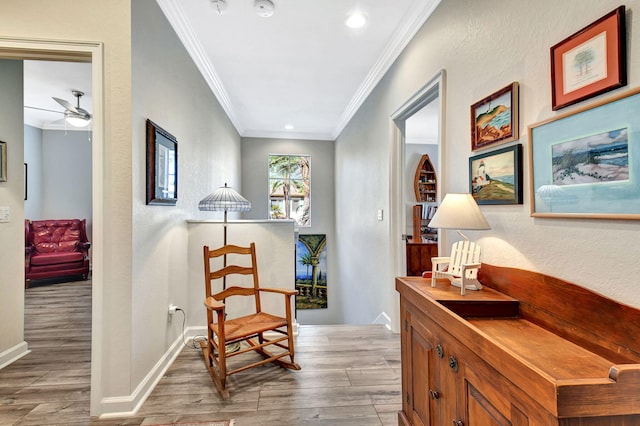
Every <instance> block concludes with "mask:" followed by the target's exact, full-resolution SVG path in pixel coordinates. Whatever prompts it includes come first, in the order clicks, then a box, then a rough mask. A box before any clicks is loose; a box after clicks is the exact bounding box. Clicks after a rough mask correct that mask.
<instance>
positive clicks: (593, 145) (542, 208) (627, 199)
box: [529, 89, 640, 219]
mask: <svg viewBox="0 0 640 426" xmlns="http://www.w3.org/2000/svg"><path fill="white" fill-rule="evenodd" d="M639 143H640V89H634V90H632V91H629V92H626V93H623V94H620V95H617V96H615V97H613V98H611V99H608V100H604V101H601V102H598V103H596V104H594V105H591V106H588V107H584V108H581V109H579V110H577V111H575V112H571V113H568V114H564V115H560V116H557V117H554V118H551V119H549V120H546V121H543V122H540V123H537V124H533V125H531V126H529V161H530V167H529V170H530V179H529V182H530V197H531V216H534V217H566V218H590V219H640V190H638V187H639V185H640V176H639V175H638V172H640V150H639V149H638V147H639Z"/></svg>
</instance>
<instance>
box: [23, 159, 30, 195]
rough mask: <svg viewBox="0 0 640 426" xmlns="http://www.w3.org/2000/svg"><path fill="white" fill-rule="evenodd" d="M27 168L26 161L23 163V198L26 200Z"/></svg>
mask: <svg viewBox="0 0 640 426" xmlns="http://www.w3.org/2000/svg"><path fill="white" fill-rule="evenodd" d="M28 170H29V168H28V167H27V163H24V200H25V201H27V195H28V191H27V190H28V189H29V187H28V186H27V182H28V180H29V174H28V173H27V172H28Z"/></svg>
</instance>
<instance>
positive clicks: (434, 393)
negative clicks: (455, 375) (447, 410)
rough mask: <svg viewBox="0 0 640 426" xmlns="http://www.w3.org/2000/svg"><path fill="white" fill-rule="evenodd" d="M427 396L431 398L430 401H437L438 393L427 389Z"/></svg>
mask: <svg viewBox="0 0 640 426" xmlns="http://www.w3.org/2000/svg"><path fill="white" fill-rule="evenodd" d="M429 396H431V399H439V398H440V393H439V392H438V391H437V390H433V389H429Z"/></svg>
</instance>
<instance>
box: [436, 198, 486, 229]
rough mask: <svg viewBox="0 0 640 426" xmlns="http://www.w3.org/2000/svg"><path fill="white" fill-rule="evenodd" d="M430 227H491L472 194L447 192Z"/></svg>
mask: <svg viewBox="0 0 640 426" xmlns="http://www.w3.org/2000/svg"><path fill="white" fill-rule="evenodd" d="M429 227H430V228H440V229H479V230H480V229H491V227H490V226H489V223H488V222H487V219H485V217H484V215H483V214H482V211H481V210H480V207H478V203H476V200H474V199H473V197H472V196H471V194H451V193H450V194H447V195H445V196H444V200H442V203H441V204H440V206H438V210H436V214H435V215H434V216H433V219H431V221H430V222H429Z"/></svg>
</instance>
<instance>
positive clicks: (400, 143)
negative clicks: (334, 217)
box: [389, 70, 445, 276]
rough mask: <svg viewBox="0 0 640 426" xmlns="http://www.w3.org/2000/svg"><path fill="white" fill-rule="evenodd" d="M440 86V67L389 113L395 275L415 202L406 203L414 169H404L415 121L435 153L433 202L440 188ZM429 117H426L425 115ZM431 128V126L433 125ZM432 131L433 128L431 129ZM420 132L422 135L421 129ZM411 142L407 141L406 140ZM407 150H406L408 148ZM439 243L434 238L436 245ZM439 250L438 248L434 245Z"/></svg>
mask: <svg viewBox="0 0 640 426" xmlns="http://www.w3.org/2000/svg"><path fill="white" fill-rule="evenodd" d="M444 87H445V72H444V70H441V71H440V72H438V74H436V75H435V76H434V77H433V78H432V79H431V80H430V81H429V82H428V83H427V84H426V85H425V86H423V88H422V89H420V90H419V91H418V92H417V93H415V94H414V95H413V96H412V97H411V98H410V99H409V100H407V101H406V102H405V103H404V104H403V105H402V106H401V107H400V108H398V109H397V110H396V112H395V113H394V114H392V116H391V120H392V136H391V138H392V142H391V143H392V149H391V167H390V170H391V197H390V201H391V205H390V213H391V214H390V225H389V226H390V235H391V250H392V255H391V259H392V262H393V264H392V273H394V274H395V275H396V276H403V275H406V268H407V259H406V250H405V239H404V238H403V237H405V236H406V235H407V234H408V233H409V232H407V229H408V228H409V227H411V225H410V222H409V220H408V218H410V217H411V216H410V214H411V213H408V212H407V210H408V209H411V208H412V206H413V205H414V204H416V203H415V202H411V203H409V202H408V201H407V200H412V199H413V200H415V195H414V190H413V180H412V181H411V182H412V183H411V185H410V184H409V183H408V179H409V178H408V177H407V176H408V175H411V176H413V174H414V173H415V169H414V170H408V166H407V160H408V159H407V157H408V155H407V147H408V143H407V142H408V135H413V134H414V133H413V132H414V131H415V130H416V127H418V123H421V124H427V125H428V126H430V127H431V128H432V131H431V133H430V135H431V136H430V137H431V140H430V141H429V144H430V145H436V147H437V148H435V149H433V148H431V151H432V152H436V153H437V166H436V167H437V169H436V170H437V175H438V179H437V182H436V193H437V196H436V198H435V201H434V202H433V203H429V204H433V205H437V204H438V203H439V201H440V197H441V194H442V188H443V187H444V173H443V165H444V152H445V150H444V141H445V135H444V106H445V102H444ZM426 114H429V115H430V118H429V119H426V118H425V115H426ZM433 127H435V129H434V128H433ZM434 130H435V131H434ZM409 132H411V133H409ZM422 134H425V133H424V132H422ZM409 142H411V141H409ZM409 151H410V150H409ZM441 246H442V242H441V241H440V238H438V247H441ZM438 250H440V248H438Z"/></svg>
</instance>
